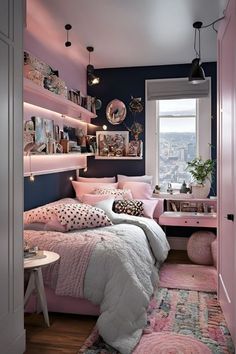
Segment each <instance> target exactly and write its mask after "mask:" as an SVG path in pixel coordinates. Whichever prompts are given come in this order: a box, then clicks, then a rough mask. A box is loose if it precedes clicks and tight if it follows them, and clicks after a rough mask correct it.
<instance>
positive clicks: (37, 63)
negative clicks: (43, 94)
mask: <svg viewBox="0 0 236 354" xmlns="http://www.w3.org/2000/svg"><path fill="white" fill-rule="evenodd" d="M58 75H59V74H58V71H57V70H53V69H52V68H51V67H50V66H49V65H48V64H46V63H44V62H43V61H41V60H39V59H38V58H36V57H35V56H33V55H32V54H30V53H28V52H24V77H26V78H27V79H29V80H31V81H33V82H34V83H35V84H37V85H39V86H42V87H44V88H45V89H47V90H49V91H51V92H54V93H55V94H58V95H61V96H63V97H65V98H67V87H66V85H65V82H64V81H63V80H61V79H60V78H59V77H58Z"/></svg>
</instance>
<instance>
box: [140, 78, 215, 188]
mask: <svg viewBox="0 0 236 354" xmlns="http://www.w3.org/2000/svg"><path fill="white" fill-rule="evenodd" d="M145 84H146V105H145V108H146V109H145V173H146V174H147V175H152V176H153V183H154V184H162V191H166V189H167V188H166V187H167V185H168V183H172V186H173V183H181V184H182V182H183V181H184V180H185V181H186V183H187V182H189V177H188V175H186V171H185V168H186V166H187V163H186V162H187V161H190V160H191V159H192V158H194V157H195V156H201V157H202V158H203V159H204V160H205V159H208V158H210V156H211V147H210V144H211V122H212V118H211V80H210V78H207V79H206V81H205V82H204V83H203V84H199V85H190V84H189V82H188V80H187V79H186V78H178V79H154V80H146V83H145ZM157 117H158V118H157ZM177 137H178V138H177Z"/></svg>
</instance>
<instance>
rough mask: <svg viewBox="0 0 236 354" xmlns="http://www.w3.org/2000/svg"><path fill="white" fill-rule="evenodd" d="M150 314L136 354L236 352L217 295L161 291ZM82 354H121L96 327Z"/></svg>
mask: <svg viewBox="0 0 236 354" xmlns="http://www.w3.org/2000/svg"><path fill="white" fill-rule="evenodd" d="M147 315H148V322H147V326H146V328H145V329H144V331H143V335H142V337H141V340H140V342H139V344H138V345H137V346H136V348H135V349H134V351H133V354H170V353H171V354H208V353H212V354H229V353H230V354H234V353H235V351H234V346H233V342H232V339H231V337H230V334H229V331H228V328H227V325H226V322H225V319H224V316H223V313H222V310H221V308H220V304H219V302H218V301H217V296H216V294H214V293H207V292H200V291H195V290H194V291H193V290H177V289H167V288H161V289H159V290H158V292H157V294H156V296H155V297H153V299H152V301H151V302H150V304H149V307H148V310H147ZM111 325H112V324H111ZM81 353H83V354H120V353H118V351H117V350H116V349H114V348H112V347H111V346H109V345H108V344H107V343H105V342H104V341H103V339H102V338H101V337H100V336H99V333H98V330H97V329H96V327H95V328H94V330H93V331H92V333H91V335H90V336H89V338H88V339H87V340H86V342H85V343H84V345H83V347H82V348H81V349H80V350H79V352H78V354H81Z"/></svg>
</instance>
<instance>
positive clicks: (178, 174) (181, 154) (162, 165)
mask: <svg viewBox="0 0 236 354" xmlns="http://www.w3.org/2000/svg"><path fill="white" fill-rule="evenodd" d="M196 105H197V100H196V99H178V100H161V101H159V114H158V120H159V185H160V187H161V190H163V191H166V190H167V187H168V184H169V183H172V184H174V183H179V184H180V185H181V184H182V183H183V181H185V182H186V183H187V184H188V183H189V182H190V181H191V176H190V174H189V173H188V172H187V171H186V166H187V161H191V160H192V159H193V158H195V157H196V153H197V151H196V146H197V141H196V137H197V134H196V119H197V118H196V114H197V112H196Z"/></svg>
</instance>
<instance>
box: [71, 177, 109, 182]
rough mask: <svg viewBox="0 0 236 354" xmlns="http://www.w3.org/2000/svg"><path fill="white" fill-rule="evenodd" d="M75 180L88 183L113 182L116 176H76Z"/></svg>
mask: <svg viewBox="0 0 236 354" xmlns="http://www.w3.org/2000/svg"><path fill="white" fill-rule="evenodd" d="M77 181H78V182H88V183H115V181H116V177H98V178H95V177H77Z"/></svg>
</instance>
